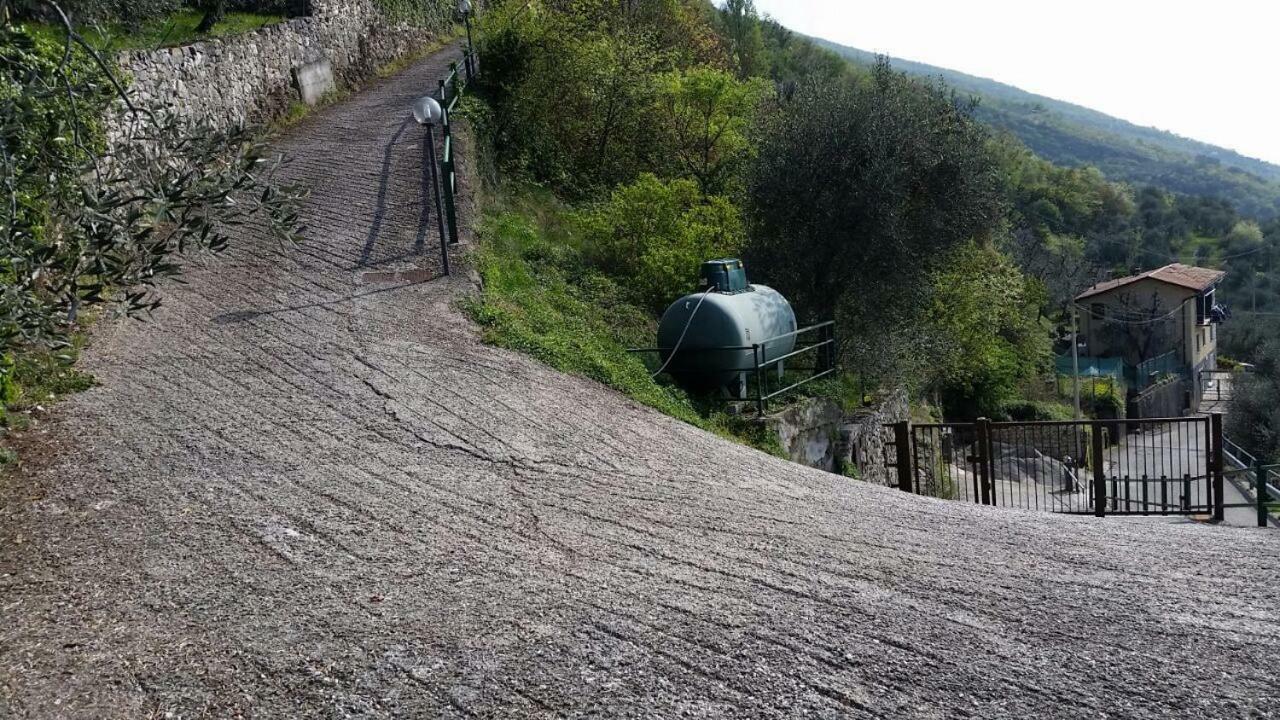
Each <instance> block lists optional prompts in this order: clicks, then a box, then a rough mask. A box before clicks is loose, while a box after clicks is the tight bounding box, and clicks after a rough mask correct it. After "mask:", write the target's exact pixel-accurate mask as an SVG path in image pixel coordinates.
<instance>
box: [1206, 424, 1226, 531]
mask: <svg viewBox="0 0 1280 720" xmlns="http://www.w3.org/2000/svg"><path fill="white" fill-rule="evenodd" d="M1209 435H1210V437H1211V438H1212V440H1211V446H1210V451H1209V466H1210V468H1211V469H1210V472H1211V473H1212V475H1213V521H1214V522H1222V520H1223V519H1224V517H1225V513H1224V510H1223V507H1222V492H1223V467H1222V413H1213V414H1212V415H1210V416H1209Z"/></svg>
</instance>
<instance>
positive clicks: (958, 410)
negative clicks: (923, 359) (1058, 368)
mask: <svg viewBox="0 0 1280 720" xmlns="http://www.w3.org/2000/svg"><path fill="white" fill-rule="evenodd" d="M931 290H932V292H931V297H930V301H929V303H928V304H927V305H926V306H925V312H924V314H923V317H922V318H921V320H920V325H921V327H922V328H923V329H924V332H925V333H927V334H928V335H930V336H932V338H931V339H932V344H931V350H932V353H931V355H930V357H929V367H930V369H931V374H932V382H933V383H934V384H935V385H936V386H937V388H938V389H939V391H940V395H941V396H942V398H943V402H944V407H945V409H946V412H947V415H948V416H952V417H979V416H985V417H1000V416H1001V415H1002V414H1003V409H1004V407H1005V405H1006V404H1008V403H1009V402H1011V401H1013V400H1015V399H1017V397H1018V391H1019V386H1020V385H1021V384H1022V383H1023V382H1024V381H1026V380H1028V379H1030V378H1033V377H1035V376H1036V375H1037V374H1038V373H1041V372H1043V371H1044V370H1046V369H1047V368H1048V365H1049V358H1050V346H1049V333H1048V328H1047V327H1045V326H1042V325H1041V323H1040V321H1039V309H1040V303H1041V302H1042V299H1041V298H1039V297H1038V296H1037V293H1036V291H1035V289H1034V286H1033V285H1032V284H1030V283H1028V282H1027V279H1026V278H1025V277H1024V276H1023V274H1022V272H1021V271H1020V270H1019V269H1018V267H1017V265H1016V264H1014V262H1013V260H1012V259H1011V258H1009V257H1008V256H1006V255H1004V254H1003V253H1001V252H999V251H998V250H996V249H995V248H994V247H991V246H989V245H986V246H984V245H979V244H977V243H966V244H964V245H961V246H960V247H958V248H956V249H955V250H953V251H951V252H950V253H949V254H948V256H947V258H946V262H945V263H943V264H942V266H941V267H940V268H939V269H938V270H937V271H935V272H934V273H933V276H932V283H931Z"/></svg>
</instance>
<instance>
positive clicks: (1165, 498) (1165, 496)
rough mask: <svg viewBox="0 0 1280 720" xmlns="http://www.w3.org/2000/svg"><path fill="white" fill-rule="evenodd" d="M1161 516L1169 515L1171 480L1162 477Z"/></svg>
mask: <svg viewBox="0 0 1280 720" xmlns="http://www.w3.org/2000/svg"><path fill="white" fill-rule="evenodd" d="M1160 514H1161V515H1168V514H1169V478H1168V477H1166V476H1164V475H1161V476H1160Z"/></svg>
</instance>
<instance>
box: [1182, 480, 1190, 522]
mask: <svg viewBox="0 0 1280 720" xmlns="http://www.w3.org/2000/svg"><path fill="white" fill-rule="evenodd" d="M1182 512H1184V513H1189V512H1191V474H1190V473H1187V474H1184V475H1183V476H1182Z"/></svg>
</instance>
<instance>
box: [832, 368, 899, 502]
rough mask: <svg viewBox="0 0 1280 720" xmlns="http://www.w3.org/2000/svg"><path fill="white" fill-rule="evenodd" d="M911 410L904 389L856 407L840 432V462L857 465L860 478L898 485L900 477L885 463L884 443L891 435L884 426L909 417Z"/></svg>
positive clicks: (847, 466)
mask: <svg viewBox="0 0 1280 720" xmlns="http://www.w3.org/2000/svg"><path fill="white" fill-rule="evenodd" d="M910 413H911V404H910V400H909V399H908V397H907V393H906V391H905V390H896V391H894V392H891V393H889V394H888V395H887V396H886V397H885V398H883V399H882V400H881V401H880V402H878V403H877V404H875V405H872V406H870V407H865V408H862V409H860V410H855V411H854V412H853V413H850V415H849V416H848V417H846V418H845V421H844V426H843V428H841V431H840V448H839V458H840V463H841V464H842V465H843V467H845V468H856V469H857V471H858V478H859V479H861V480H865V481H866V482H870V483H876V484H877V485H896V484H897V482H898V479H897V477H890V473H891V472H892V470H891V469H890V468H889V467H888V466H887V465H886V464H885V445H886V444H887V443H888V441H889V439H890V437H889V433H888V432H887V431H886V430H885V428H884V426H885V425H889V424H891V423H896V422H902V421H903V420H906V419H907V418H908V417H909V416H910Z"/></svg>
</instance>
